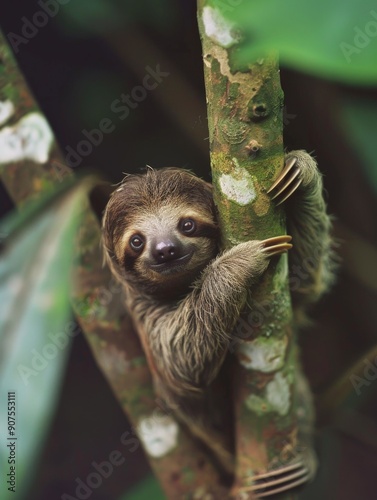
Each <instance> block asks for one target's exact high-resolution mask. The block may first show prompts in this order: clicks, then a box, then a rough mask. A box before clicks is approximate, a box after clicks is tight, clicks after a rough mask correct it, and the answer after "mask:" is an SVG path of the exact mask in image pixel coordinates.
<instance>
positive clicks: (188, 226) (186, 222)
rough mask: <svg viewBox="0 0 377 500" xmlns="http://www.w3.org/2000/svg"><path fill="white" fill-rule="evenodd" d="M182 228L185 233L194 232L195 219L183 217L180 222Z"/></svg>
mask: <svg viewBox="0 0 377 500" xmlns="http://www.w3.org/2000/svg"><path fill="white" fill-rule="evenodd" d="M180 230H181V232H182V233H183V234H193V233H194V232H195V230H196V224H195V221H193V220H192V219H182V220H181V223H180Z"/></svg>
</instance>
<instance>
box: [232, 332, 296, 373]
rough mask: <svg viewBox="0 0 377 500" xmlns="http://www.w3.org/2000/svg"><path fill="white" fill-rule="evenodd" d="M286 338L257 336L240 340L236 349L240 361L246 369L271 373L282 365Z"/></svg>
mask: <svg viewBox="0 0 377 500" xmlns="http://www.w3.org/2000/svg"><path fill="white" fill-rule="evenodd" d="M287 343H288V339H287V337H283V338H282V339H272V338H270V339H266V338H264V337H258V338H257V339H255V340H253V341H249V342H245V341H240V342H239V344H238V347H237V351H238V352H239V353H240V354H241V355H242V357H241V359H240V363H241V365H242V366H244V367H245V368H247V369H248V370H258V371H260V372H263V373H271V372H274V371H276V370H279V369H280V368H282V367H283V365H284V358H285V351H286V348H287Z"/></svg>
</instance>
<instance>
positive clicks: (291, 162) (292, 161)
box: [267, 156, 297, 193]
mask: <svg viewBox="0 0 377 500" xmlns="http://www.w3.org/2000/svg"><path fill="white" fill-rule="evenodd" d="M296 162H297V158H296V157H295V156H294V157H292V158H290V159H289V160H288V161H287V163H286V164H285V165H284V168H283V170H282V171H281V173H280V175H279V177H278V178H277V179H276V181H275V182H274V183H273V184H272V186H271V187H270V189H269V190H268V191H267V193H271V191H272V190H273V189H275V188H276V186H277V185H278V184H279V183H280V181H281V180H282V179H284V177H285V176H286V175H287V174H288V173H289V172H290V170H291V169H292V167H293V166H294V165H295V163H296Z"/></svg>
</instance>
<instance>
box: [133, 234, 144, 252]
mask: <svg viewBox="0 0 377 500" xmlns="http://www.w3.org/2000/svg"><path fill="white" fill-rule="evenodd" d="M130 246H131V248H132V249H133V250H136V251H137V252H139V251H140V250H141V249H142V248H143V246H144V239H143V238H142V237H141V236H140V235H139V234H135V235H134V236H132V237H131V239H130Z"/></svg>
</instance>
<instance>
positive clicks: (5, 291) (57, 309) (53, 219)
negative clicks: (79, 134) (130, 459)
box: [0, 178, 93, 500]
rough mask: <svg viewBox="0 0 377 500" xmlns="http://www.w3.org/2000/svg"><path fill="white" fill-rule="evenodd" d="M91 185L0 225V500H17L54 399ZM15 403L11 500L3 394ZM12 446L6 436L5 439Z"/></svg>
mask: <svg viewBox="0 0 377 500" xmlns="http://www.w3.org/2000/svg"><path fill="white" fill-rule="evenodd" d="M92 184H93V181H92V180H91V179H90V178H89V179H84V180H82V181H77V182H76V185H74V186H69V187H67V186H65V188H64V189H63V190H59V191H60V192H59V195H58V196H56V197H55V199H54V198H52V196H51V195H49V196H48V197H47V199H43V200H42V202H39V203H33V204H32V205H31V206H29V207H28V206H24V207H23V209H22V211H21V212H20V213H17V214H12V215H11V216H10V218H8V219H6V220H5V221H3V222H2V224H1V225H0V235H1V236H2V240H3V241H2V244H1V247H0V250H1V253H0V380H1V382H0V401H1V412H0V429H2V437H3V446H2V447H1V448H0V470H1V471H2V474H3V481H2V484H1V489H2V490H1V492H0V497H1V499H2V500H6V499H8V498H12V499H20V498H25V493H26V492H27V489H28V487H29V485H30V480H31V479H32V476H33V473H34V472H35V471H34V467H35V466H36V464H37V460H38V457H39V454H40V452H41V449H42V446H43V441H44V438H45V435H46V433H47V431H48V428H49V423H50V421H51V417H52V415H53V411H54V407H55V404H56V401H57V398H58V395H59V386H60V383H61V378H62V375H63V373H64V371H63V370H64V366H65V362H66V359H67V355H68V352H69V349H68V347H69V345H70V338H71V337H72V336H73V335H74V334H75V333H78V331H77V330H76V328H77V327H76V326H75V324H74V323H73V322H72V321H70V305H69V293H68V292H69V284H70V279H69V276H70V267H71V261H72V256H73V248H74V239H75V234H76V232H77V228H78V226H79V224H80V219H81V214H82V207H83V202H84V199H85V197H86V195H87V191H88V189H89V188H90V187H92ZM8 391H14V392H15V397H16V432H15V436H14V438H17V441H16V494H14V493H12V492H11V491H9V490H8V487H9V484H7V483H6V482H5V481H4V479H5V478H6V477H7V476H6V474H8V473H9V470H10V469H9V467H10V464H8V458H9V453H10V449H9V448H7V447H6V445H5V443H8V444H9V443H10V442H11V440H7V438H8V437H11V436H10V435H9V434H8V422H7V412H6V408H7V397H8V396H7V393H8ZM11 439H13V437H12V438H11Z"/></svg>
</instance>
